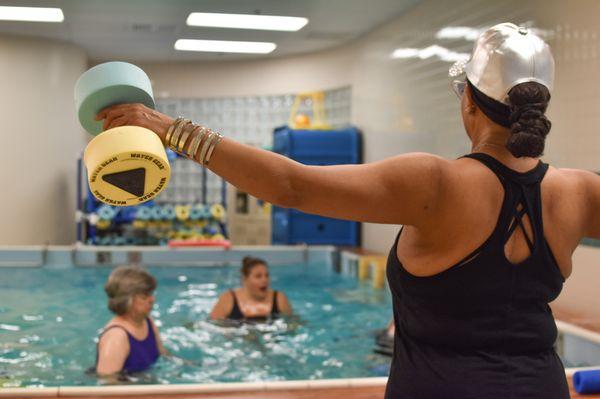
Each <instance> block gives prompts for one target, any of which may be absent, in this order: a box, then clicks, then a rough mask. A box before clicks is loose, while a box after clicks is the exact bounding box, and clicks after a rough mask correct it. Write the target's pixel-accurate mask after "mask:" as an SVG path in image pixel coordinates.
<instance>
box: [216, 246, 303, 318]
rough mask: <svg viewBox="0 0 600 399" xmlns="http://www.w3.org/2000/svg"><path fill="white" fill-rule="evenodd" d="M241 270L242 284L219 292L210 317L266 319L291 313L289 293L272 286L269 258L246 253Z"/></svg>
mask: <svg viewBox="0 0 600 399" xmlns="http://www.w3.org/2000/svg"><path fill="white" fill-rule="evenodd" d="M240 273H241V276H242V286H241V287H239V288H235V289H232V290H229V291H227V292H225V293H223V294H222V295H221V296H220V298H219V300H218V301H217V303H216V304H215V306H214V308H213V310H212V312H211V313H210V318H211V319H213V320H223V319H227V320H237V321H248V322H265V321H268V320H272V319H275V318H277V317H279V316H281V315H286V316H289V315H291V314H292V306H291V305H290V303H289V301H288V299H287V296H286V295H285V294H284V293H283V292H281V291H274V290H272V289H271V288H270V278H269V268H268V266H267V262H265V261H264V260H262V259H259V258H253V257H250V256H246V257H245V258H244V259H243V260H242V267H241V269H240Z"/></svg>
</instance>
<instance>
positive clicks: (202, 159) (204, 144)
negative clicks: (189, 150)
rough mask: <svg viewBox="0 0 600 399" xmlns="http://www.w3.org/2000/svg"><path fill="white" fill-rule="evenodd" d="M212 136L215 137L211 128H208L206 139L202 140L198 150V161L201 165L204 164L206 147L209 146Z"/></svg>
mask: <svg viewBox="0 0 600 399" xmlns="http://www.w3.org/2000/svg"><path fill="white" fill-rule="evenodd" d="M213 137H215V133H214V132H213V131H212V130H210V129H208V134H207V135H206V141H204V143H203V144H202V150H201V151H200V157H199V158H198V162H200V164H201V165H204V157H205V156H206V153H207V152H208V148H209V147H210V143H211V142H212V140H213Z"/></svg>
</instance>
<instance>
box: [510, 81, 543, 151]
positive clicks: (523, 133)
mask: <svg viewBox="0 0 600 399" xmlns="http://www.w3.org/2000/svg"><path fill="white" fill-rule="evenodd" d="M508 98H509V102H510V123H511V126H510V136H509V138H508V141H507V143H506V148H507V149H508V150H509V151H510V152H511V154H513V155H514V156H515V157H517V158H521V157H532V158H537V157H539V156H540V155H542V154H543V153H544V147H545V145H546V136H547V135H548V133H549V132H550V129H551V127H552V123H551V122H550V120H548V118H546V115H544V113H545V112H546V109H547V108H548V102H549V101H550V92H549V91H548V88H547V87H546V86H544V85H542V84H540V83H536V82H526V83H521V84H518V85H516V86H515V87H513V88H512V89H511V91H510V92H509V93H508Z"/></svg>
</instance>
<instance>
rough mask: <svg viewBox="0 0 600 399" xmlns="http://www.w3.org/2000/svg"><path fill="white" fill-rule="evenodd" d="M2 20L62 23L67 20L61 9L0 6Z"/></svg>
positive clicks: (0, 18)
mask: <svg viewBox="0 0 600 399" xmlns="http://www.w3.org/2000/svg"><path fill="white" fill-rule="evenodd" d="M0 20H3V21H27V22H62V21H64V20H65V16H64V15H63V12H62V10H61V9H60V8H43V7H8V6H0Z"/></svg>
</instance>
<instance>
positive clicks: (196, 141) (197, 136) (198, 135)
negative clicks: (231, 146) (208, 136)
mask: <svg viewBox="0 0 600 399" xmlns="http://www.w3.org/2000/svg"><path fill="white" fill-rule="evenodd" d="M205 129H206V128H204V127H202V126H198V125H194V130H193V131H192V134H194V138H193V139H192V142H191V143H190V147H189V148H188V151H187V157H188V158H189V159H194V156H195V155H196V151H198V147H200V142H201V141H202V132H203V131H204V130H205Z"/></svg>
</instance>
